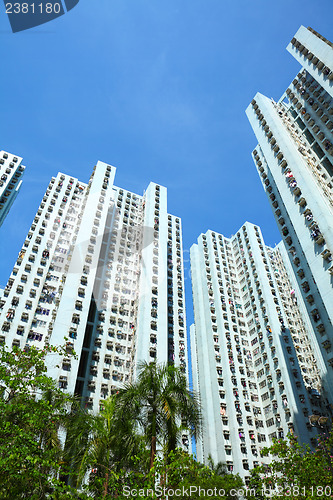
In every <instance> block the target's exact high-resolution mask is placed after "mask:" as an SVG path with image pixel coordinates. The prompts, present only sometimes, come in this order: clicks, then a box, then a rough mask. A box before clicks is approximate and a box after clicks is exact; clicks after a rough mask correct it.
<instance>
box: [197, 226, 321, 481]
mask: <svg viewBox="0 0 333 500" xmlns="http://www.w3.org/2000/svg"><path fill="white" fill-rule="evenodd" d="M283 252H284V249H283V247H282V248H279V247H277V248H276V249H272V248H269V247H267V246H266V245H265V243H264V240H263V237H262V234H261V231H260V228H258V227H257V226H254V225H253V224H250V223H246V224H245V225H244V226H243V227H242V228H241V229H240V230H239V231H238V232H237V234H236V235H235V236H233V237H231V238H226V237H224V236H222V235H221V234H218V233H214V232H212V231H207V233H206V234H201V235H200V236H199V238H198V243H197V244H195V245H193V246H192V247H191V274H192V287H193V305H194V320H195V324H194V325H192V326H191V354H192V371H193V385H194V389H196V390H197V391H198V392H199V395H200V398H201V403H202V411H203V420H204V432H203V436H202V439H201V440H199V441H198V442H197V455H198V459H199V460H205V459H207V457H208V455H211V456H212V458H213V460H214V461H215V462H217V461H222V462H224V463H226V464H227V466H228V469H229V470H233V471H235V472H238V473H239V474H240V475H241V476H242V477H244V478H245V479H247V477H248V475H249V470H250V469H252V467H253V466H255V465H257V464H259V463H261V462H262V461H265V460H266V459H264V458H261V457H260V450H261V449H262V448H263V447H265V446H269V445H270V444H272V440H273V438H278V437H280V438H284V437H286V436H287V434H288V432H292V433H295V434H296V435H297V436H298V439H299V440H300V442H308V443H311V440H312V439H314V438H315V436H316V435H317V433H318V431H319V430H320V428H324V426H325V424H326V423H327V422H328V417H329V416H330V409H329V408H328V407H327V402H326V401H325V400H324V399H323V398H322V397H321V390H322V387H321V379H320V376H319V370H318V365H317V362H316V355H315V353H314V352H313V348H312V345H311V338H310V336H309V332H308V327H309V325H308V324H307V317H306V316H305V317H304V316H303V314H302V311H303V310H304V309H302V306H303V305H302V297H301V295H300V292H299V289H298V288H297V287H296V288H294V284H293V282H291V281H290V279H289V272H288V270H287V268H286V266H285V264H284V258H285V255H284V254H283Z"/></svg>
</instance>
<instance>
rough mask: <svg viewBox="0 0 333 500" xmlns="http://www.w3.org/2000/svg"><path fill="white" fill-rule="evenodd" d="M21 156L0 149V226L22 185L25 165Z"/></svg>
mask: <svg viewBox="0 0 333 500" xmlns="http://www.w3.org/2000/svg"><path fill="white" fill-rule="evenodd" d="M21 162H22V158H19V157H18V156H14V155H12V154H11V153H7V152H6V151H0V226H2V224H3V221H4V220H5V218H6V216H7V214H8V212H9V210H10V207H11V206H12V204H13V203H14V201H15V198H16V196H17V195H18V193H19V190H20V188H21V185H22V180H21V179H22V176H23V174H24V170H25V167H24V166H23V165H22V164H21Z"/></svg>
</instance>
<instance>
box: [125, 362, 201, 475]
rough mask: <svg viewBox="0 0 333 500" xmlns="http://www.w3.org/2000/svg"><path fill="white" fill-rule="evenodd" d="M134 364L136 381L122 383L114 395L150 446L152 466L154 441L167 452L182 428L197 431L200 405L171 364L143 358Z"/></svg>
mask: <svg viewBox="0 0 333 500" xmlns="http://www.w3.org/2000/svg"><path fill="white" fill-rule="evenodd" d="M138 368H139V373H138V376H137V379H136V381H135V382H134V383H133V384H128V385H126V386H125V387H124V389H122V390H121V391H119V395H118V396H119V401H120V404H121V406H122V411H124V412H126V414H127V415H128V417H129V418H131V419H133V420H134V421H136V423H137V425H138V428H139V430H140V431H141V432H142V433H143V435H144V436H145V439H146V443H147V445H148V446H150V467H152V465H153V462H154V459H155V455H156V448H157V445H160V446H161V447H163V448H165V449H166V451H167V453H168V452H170V451H172V450H175V449H176V447H177V445H178V443H179V441H180V436H181V433H182V432H183V431H184V430H187V431H189V432H190V434H191V435H198V434H199V432H200V429H201V416H200V405H199V400H198V397H197V396H196V395H195V394H194V393H192V392H191V391H190V390H189V388H188V386H187V381H186V377H185V376H184V375H183V373H182V372H181V370H180V369H179V368H177V367H175V366H174V365H168V364H165V365H157V364H156V363H146V362H144V363H141V365H139V367H138Z"/></svg>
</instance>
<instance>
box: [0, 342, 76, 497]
mask: <svg viewBox="0 0 333 500" xmlns="http://www.w3.org/2000/svg"><path fill="white" fill-rule="evenodd" d="M52 352H53V353H55V354H57V353H61V352H62V349H61V348H45V349H44V350H43V351H41V350H38V349H36V348H34V347H31V348H30V349H29V350H28V351H22V350H20V349H17V348H15V347H14V348H13V350H12V351H8V350H6V348H5V347H2V348H1V349H0V386H1V398H0V498H8V499H9V498H10V499H20V498H29V499H39V498H46V497H47V495H49V494H51V493H52V492H54V493H55V492H56V491H57V492H58V493H57V495H58V494H59V495H62V494H63V493H64V492H66V491H69V489H66V487H65V485H63V484H62V483H61V482H60V481H58V480H57V477H58V475H59V472H60V470H61V469H62V462H61V460H62V458H61V457H62V455H61V443H60V439H59V432H58V431H59V429H60V428H61V426H62V425H63V422H64V419H65V417H66V414H67V409H68V404H69V403H70V401H71V398H70V397H69V396H68V395H65V394H64V393H63V392H62V391H60V390H59V389H57V388H56V386H55V383H54V382H53V380H52V379H51V378H50V377H48V376H47V375H46V367H45V363H44V357H45V355H46V354H47V353H48V354H50V353H52ZM59 498H61V497H59Z"/></svg>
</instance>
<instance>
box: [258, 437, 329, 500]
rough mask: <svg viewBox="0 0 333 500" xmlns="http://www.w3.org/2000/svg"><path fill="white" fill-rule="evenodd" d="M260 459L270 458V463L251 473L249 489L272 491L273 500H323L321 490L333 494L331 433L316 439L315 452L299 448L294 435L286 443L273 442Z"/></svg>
mask: <svg viewBox="0 0 333 500" xmlns="http://www.w3.org/2000/svg"><path fill="white" fill-rule="evenodd" d="M262 456H263V457H271V462H270V463H269V465H261V466H259V467H256V468H255V469H254V470H253V471H251V481H250V488H254V489H256V490H257V492H264V491H265V490H266V492H268V490H269V489H270V488H272V489H273V491H274V492H275V494H272V495H271V498H272V499H278V498H281V496H288V498H299V497H300V496H301V497H302V498H304V499H315V498H323V493H322V490H321V487H323V489H324V490H325V487H326V488H327V489H326V491H331V492H332V494H333V467H332V463H333V462H332V457H333V433H332V432H331V434H330V435H321V436H320V437H319V438H318V440H317V446H316V448H315V450H311V449H310V447H309V446H305V445H300V444H299V443H298V442H297V439H296V437H295V436H293V435H288V440H283V439H280V440H275V441H274V443H273V445H272V446H271V447H269V448H264V449H263V450H262ZM263 496H265V495H263ZM266 496H267V495H266ZM326 496H327V495H326ZM329 496H331V493H329ZM256 498H259V496H258V493H257V496H256Z"/></svg>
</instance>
